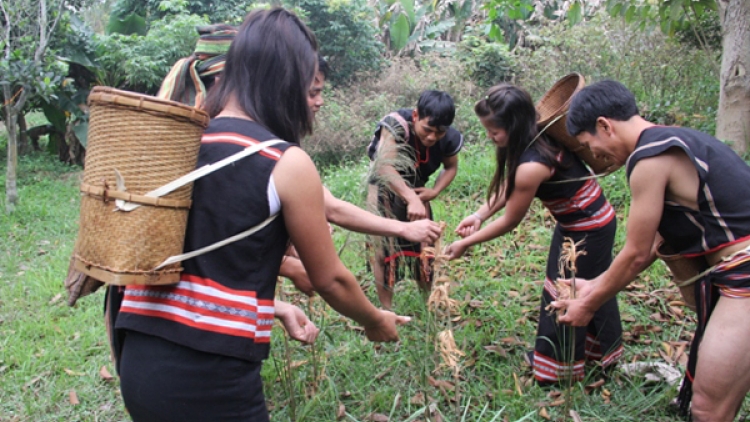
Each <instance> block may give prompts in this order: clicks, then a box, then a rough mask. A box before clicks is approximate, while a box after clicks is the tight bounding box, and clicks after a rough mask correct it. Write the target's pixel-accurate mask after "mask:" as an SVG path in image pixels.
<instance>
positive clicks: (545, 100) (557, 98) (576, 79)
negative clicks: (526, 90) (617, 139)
mask: <svg viewBox="0 0 750 422" xmlns="http://www.w3.org/2000/svg"><path fill="white" fill-rule="evenodd" d="M585 85H586V82H585V80H584V78H583V75H581V74H580V73H571V74H569V75H566V76H564V77H562V78H561V79H560V80H558V81H557V82H555V84H554V85H552V88H550V89H549V91H547V92H546V93H545V94H544V95H543V96H542V99H541V100H539V102H538V103H537V105H536V111H537V113H538V114H539V122H538V123H537V126H538V127H539V130H541V129H543V128H545V127H546V126H547V125H549V127H548V128H547V130H546V132H545V133H546V134H547V135H549V136H550V137H552V138H554V139H555V140H556V141H557V142H559V143H561V144H562V145H563V146H564V147H565V148H567V149H569V150H570V151H573V152H574V153H576V155H578V156H579V157H580V158H581V159H582V160H583V161H584V162H585V163H586V164H588V166H589V167H591V169H592V170H594V172H595V173H597V174H599V173H609V172H612V171H614V170H616V169H617V166H615V165H614V163H612V161H610V160H609V159H606V158H603V157H596V156H594V154H593V153H592V152H591V150H590V149H588V148H586V147H585V146H584V145H582V144H581V143H580V142H578V140H577V139H576V138H575V137H573V136H570V135H568V130H567V129H566V128H565V122H566V120H567V117H566V116H567V113H568V108H569V107H570V102H571V100H572V99H573V95H574V94H575V93H576V92H578V91H580V90H581V89H583V87H584V86H585ZM550 123H551V124H550Z"/></svg>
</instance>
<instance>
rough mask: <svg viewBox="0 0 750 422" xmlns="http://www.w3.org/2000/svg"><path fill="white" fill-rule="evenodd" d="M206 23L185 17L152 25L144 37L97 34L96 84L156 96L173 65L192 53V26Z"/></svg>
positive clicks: (193, 47)
mask: <svg viewBox="0 0 750 422" xmlns="http://www.w3.org/2000/svg"><path fill="white" fill-rule="evenodd" d="M207 23H208V22H206V20H205V19H203V18H201V17H199V16H194V15H184V16H176V17H172V18H164V19H162V20H159V21H155V22H152V24H151V29H150V30H149V32H148V34H146V35H145V36H140V35H122V34H108V35H97V36H96V37H95V41H94V44H95V50H96V60H97V64H98V65H99V68H98V69H97V74H98V76H99V78H98V79H99V82H100V83H102V84H104V85H108V86H112V87H117V88H122V89H127V90H131V91H137V92H143V93H147V94H155V93H156V92H157V91H158V90H159V87H160V86H161V82H162V80H163V79H164V77H165V76H166V75H167V73H168V72H169V70H170V69H171V68H172V65H173V64H174V63H175V62H176V61H177V60H179V59H181V58H183V57H186V56H189V55H190V54H192V53H193V50H195V43H196V41H197V40H198V32H197V31H196V30H195V27H196V26H199V25H206V24H207Z"/></svg>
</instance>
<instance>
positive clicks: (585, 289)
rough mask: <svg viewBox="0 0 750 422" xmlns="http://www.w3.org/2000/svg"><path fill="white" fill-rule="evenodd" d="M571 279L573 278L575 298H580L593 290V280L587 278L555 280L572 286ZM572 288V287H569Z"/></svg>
mask: <svg viewBox="0 0 750 422" xmlns="http://www.w3.org/2000/svg"><path fill="white" fill-rule="evenodd" d="M573 280H575V297H576V299H582V298H584V297H586V296H588V295H589V293H591V292H592V291H593V290H594V280H587V279H585V278H578V277H576V278H575V279H572V278H558V279H557V282H558V283H562V284H565V285H566V286H570V287H571V288H572V287H574V286H573ZM571 290H572V289H571Z"/></svg>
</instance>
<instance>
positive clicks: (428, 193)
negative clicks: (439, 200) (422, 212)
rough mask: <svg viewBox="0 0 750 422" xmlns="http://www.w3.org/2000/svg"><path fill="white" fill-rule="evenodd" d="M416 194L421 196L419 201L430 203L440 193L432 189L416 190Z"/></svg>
mask: <svg viewBox="0 0 750 422" xmlns="http://www.w3.org/2000/svg"><path fill="white" fill-rule="evenodd" d="M414 192H415V193H416V194H417V196H419V199H420V200H422V202H430V201H432V200H433V199H435V198H436V197H437V196H438V194H439V193H440V192H438V191H436V190H435V189H432V188H414Z"/></svg>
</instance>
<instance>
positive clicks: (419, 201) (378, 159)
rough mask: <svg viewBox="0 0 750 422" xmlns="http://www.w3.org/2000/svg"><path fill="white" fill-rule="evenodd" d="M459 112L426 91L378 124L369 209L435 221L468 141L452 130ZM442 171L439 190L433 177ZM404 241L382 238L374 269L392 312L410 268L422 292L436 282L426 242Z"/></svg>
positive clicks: (446, 98)
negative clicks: (437, 203)
mask: <svg viewBox="0 0 750 422" xmlns="http://www.w3.org/2000/svg"><path fill="white" fill-rule="evenodd" d="M455 113H456V109H455V105H454V103H453V98H451V96H450V95H448V93H446V92H442V91H425V92H423V93H422V94H421V95H420V97H419V101H418V102H417V107H416V108H414V109H400V110H398V111H395V112H393V113H390V114H388V115H387V116H385V117H384V118H383V119H382V120H381V121H380V122H378V125H377V128H376V130H375V134H374V136H373V138H372V141H371V142H370V145H369V146H368V148H367V155H368V156H369V157H370V160H371V162H372V164H371V174H370V187H369V192H368V204H369V206H370V208H371V209H377V210H378V212H379V213H380V214H381V215H384V216H387V217H391V218H395V219H398V220H399V221H402V222H405V221H418V220H422V219H425V218H428V219H432V211H431V208H430V201H432V200H433V199H435V198H436V197H437V196H438V195H439V194H440V192H442V191H443V190H444V189H445V188H447V187H448V186H449V185H450V184H451V182H452V181H453V179H454V178H455V177H456V174H457V173H458V153H459V151H461V147H462V146H463V142H464V139H463V136H462V135H461V133H460V132H459V131H458V130H456V129H454V128H452V127H451V124H452V123H453V118H454V116H455ZM441 166H442V167H443V169H442V171H440V173H439V174H438V176H437V178H436V179H435V183H434V184H433V186H432V187H431V188H430V187H427V182H428V181H429V179H430V176H431V175H432V174H433V173H435V172H436V171H437V170H438V169H439V168H440V167H441ZM434 240H435V239H430V242H420V241H416V240H415V239H408V238H405V237H403V236H395V237H387V238H383V239H378V241H376V242H375V244H379V246H376V247H375V248H374V249H375V250H374V251H373V253H372V256H371V258H370V266H371V268H372V272H373V276H374V278H375V285H376V286H377V291H378V298H379V299H380V305H381V307H382V308H383V309H391V307H392V302H393V287H394V285H395V283H396V281H397V279H400V278H402V277H404V276H405V274H406V271H404V270H405V269H407V268H408V269H409V270H410V273H411V276H412V277H414V278H415V279H416V281H417V284H418V285H419V287H420V288H421V289H422V290H429V288H430V284H431V282H432V274H431V266H432V265H431V258H430V257H428V256H426V255H425V254H424V253H422V250H423V243H424V244H431V243H432V241H434Z"/></svg>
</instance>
